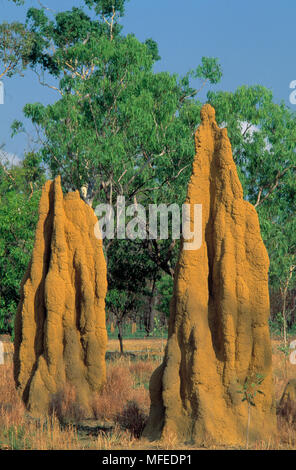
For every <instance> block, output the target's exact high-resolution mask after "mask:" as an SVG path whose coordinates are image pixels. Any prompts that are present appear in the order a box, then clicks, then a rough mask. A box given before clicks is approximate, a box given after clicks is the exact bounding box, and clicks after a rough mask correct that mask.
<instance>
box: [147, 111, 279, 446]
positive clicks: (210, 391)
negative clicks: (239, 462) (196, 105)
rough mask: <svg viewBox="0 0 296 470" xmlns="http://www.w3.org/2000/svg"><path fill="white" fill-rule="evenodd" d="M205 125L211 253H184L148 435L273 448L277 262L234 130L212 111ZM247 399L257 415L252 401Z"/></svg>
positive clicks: (206, 225) (194, 191) (198, 180)
mask: <svg viewBox="0 0 296 470" xmlns="http://www.w3.org/2000/svg"><path fill="white" fill-rule="evenodd" d="M201 119H202V122H201V125H200V127H199V128H198V130H197V132H196V134H195V145H196V155H195V159H194V163H193V174H192V176H191V180H190V183H189V187H188V193H187V199H186V203H188V204H190V205H191V214H193V208H192V205H193V204H202V245H201V247H200V248H199V249H195V250H188V249H187V250H184V242H182V245H181V250H180V255H179V261H178V264H177V268H176V272H175V281H174V293H173V298H172V301H171V313H170V322H169V336H168V343H167V347H166V351H165V356H164V360H163V363H162V365H161V366H160V367H159V368H158V369H156V371H155V372H154V373H153V375H152V377H151V381H150V397H151V409H150V416H149V420H148V423H147V426H146V428H145V430H144V433H143V436H144V437H148V438H150V439H159V438H161V437H165V436H166V435H168V434H172V435H177V436H178V438H179V439H181V440H182V441H193V442H196V443H200V444H207V443H209V442H210V443H219V444H226V445H241V444H244V443H245V442H246V435H247V432H248V435H249V440H250V442H251V441H255V440H266V439H268V438H269V437H270V436H272V435H273V434H274V432H275V427H276V419H275V406H274V398H273V382H272V364H271V342H270V335H269V327H268V317H269V292H268V268H269V259H268V254H267V251H266V249H265V246H264V244H263V241H262V238H261V235H260V227H259V221H258V216H257V213H256V210H255V208H254V207H253V206H252V205H251V204H250V203H248V202H247V201H244V200H243V190H242V186H241V183H240V181H239V178H238V175H237V170H236V166H235V163H234V161H233V157H232V151H231V145H230V141H229V139H228V136H227V130H226V129H220V128H219V127H218V126H217V124H216V121H215V110H214V109H213V108H212V107H211V106H210V105H208V104H207V105H205V106H203V108H202V110H201ZM191 222H193V221H192V218H191ZM260 377H261V378H262V377H263V381H262V383H261V385H260ZM252 384H253V385H252ZM258 390H260V392H261V393H260V392H258ZM246 391H247V392H250V393H251V394H252V397H250V395H249V398H251V400H250V401H252V402H253V403H254V404H255V406H253V405H251V404H250V406H248V401H242V400H243V398H244V396H245V392H246ZM255 391H257V393H256V394H254V392H255ZM239 392H243V393H239ZM249 412H250V413H249ZM248 414H249V416H248ZM248 421H249V425H248Z"/></svg>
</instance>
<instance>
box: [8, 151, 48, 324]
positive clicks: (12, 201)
mask: <svg viewBox="0 0 296 470" xmlns="http://www.w3.org/2000/svg"><path fill="white" fill-rule="evenodd" d="M43 182H44V170H43V169H42V168H41V167H40V162H39V158H38V156H37V155H36V154H34V153H28V154H27V155H26V156H25V158H24V160H23V163H22V165H20V166H16V167H12V168H11V167H9V166H8V165H7V163H5V162H2V163H1V164H0V280H1V282H0V331H1V332H2V333H13V319H14V315H15V312H16V308H17V304H18V302H19V298H20V283H21V280H22V277H23V275H24V274H25V271H26V269H27V267H28V264H29V261H30V258H31V252H32V248H33V244H34V236H35V229H36V223H37V219H38V203H39V198H40V186H41V185H42V183H43Z"/></svg>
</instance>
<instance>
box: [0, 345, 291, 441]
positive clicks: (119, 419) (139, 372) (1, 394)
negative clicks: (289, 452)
mask: <svg viewBox="0 0 296 470" xmlns="http://www.w3.org/2000/svg"><path fill="white" fill-rule="evenodd" d="M108 346H109V347H108V349H109V351H114V350H116V349H117V348H118V344H117V341H115V340H111V341H109V344H108ZM163 346H164V345H163V342H162V340H161V339H144V340H126V341H125V348H126V350H128V351H137V352H138V351H139V352H145V353H147V352H148V353H150V352H151V353H152V352H153V353H155V352H158V353H159V356H160V357H161V355H162V352H163ZM279 346H280V342H279V341H277V340H273V341H272V347H273V366H274V384H275V395H276V400H277V403H278V402H279V400H280V397H281V394H282V392H283V389H284V387H285V385H286V383H287V381H288V380H289V379H290V378H295V375H296V366H295V365H292V364H290V363H289V360H288V359H287V358H285V355H284V354H283V353H282V352H281V351H280V350H279V349H278V348H279ZM158 364H159V361H157V360H152V359H150V360H149V359H148V360H147V361H143V360H142V359H141V356H140V359H139V360H134V361H131V359H130V358H126V357H122V358H120V359H119V360H117V361H116V362H113V361H111V362H109V363H108V364H107V371H108V372H107V382H106V384H105V386H104V387H103V389H102V391H101V393H99V394H95V395H94V397H93V403H92V406H93V411H94V414H95V416H96V418H97V420H98V421H100V422H104V423H110V424H111V425H112V431H111V432H107V431H105V432H99V433H97V435H92V434H91V435H89V434H87V435H85V434H83V433H81V432H80V431H79V429H78V428H77V426H76V425H75V423H76V422H77V421H80V420H81V418H82V417H83V410H81V409H79V407H77V404H76V401H75V390H74V389H73V388H72V387H70V386H66V387H65V389H64V390H62V391H60V392H59V393H58V394H56V395H55V396H54V397H53V401H52V414H51V415H50V416H48V417H46V418H45V419H43V420H38V419H33V418H32V417H30V416H29V415H28V414H27V413H26V411H25V409H24V406H23V404H22V401H21V399H20V397H19V395H18V394H17V392H16V390H15V386H14V380H13V372H12V366H11V365H5V366H0V449H36V450H45V449H49V450H50V449H57V450H58V449H66V450H69V449H71V450H74V449H98V450H103V449H107V450H113V449H176V448H179V449H180V448H182V449H184V450H185V449H187V450H191V449H194V448H195V447H194V446H188V445H180V444H178V442H177V439H176V436H174V435H167V436H165V438H164V439H162V441H159V442H155V443H150V442H148V441H145V440H142V439H140V440H139V439H138V437H139V436H140V435H141V432H142V430H143V427H144V425H145V422H146V420H147V416H148V413H149V406H150V402H149V393H148V383H149V379H150V376H151V374H152V372H153V371H154V369H155V368H156V367H157V366H158ZM61 422H72V424H71V425H67V426H62V425H61ZM208 448H210V449H217V448H221V447H217V446H214V445H210V444H209V446H208ZM252 448H253V449H257V450H258V449H260V450H266V449H294V450H295V449H296V424H295V422H294V423H293V420H291V419H287V417H285V416H278V434H277V437H276V438H275V439H274V440H273V441H270V442H258V443H257V444H256V445H254V446H253V447H252Z"/></svg>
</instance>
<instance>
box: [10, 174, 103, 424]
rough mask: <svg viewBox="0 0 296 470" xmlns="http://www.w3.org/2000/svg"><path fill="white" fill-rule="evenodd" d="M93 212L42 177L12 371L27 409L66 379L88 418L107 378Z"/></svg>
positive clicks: (44, 404) (45, 404)
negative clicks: (93, 394)
mask: <svg viewBox="0 0 296 470" xmlns="http://www.w3.org/2000/svg"><path fill="white" fill-rule="evenodd" d="M96 222H97V218H96V216H95V214H94V211H93V210H92V209H91V208H90V207H89V206H88V205H87V204H85V202H83V201H82V200H81V199H80V196H79V193H78V191H76V192H72V193H68V194H67V195H66V196H65V197H64V196H63V192H62V188H61V183H60V177H57V178H56V179H55V180H54V181H47V182H46V183H45V185H44V187H43V190H42V195H41V200H40V204H39V220H38V224H37V228H36V235H35V244H34V249H33V253H32V258H31V261H30V264H29V266H28V269H27V272H26V274H25V276H24V278H23V281H22V286H21V300H20V303H19V306H18V311H17V315H16V319H15V340H14V346H15V353H14V375H15V381H16V385H17V387H18V388H19V389H20V391H21V393H22V397H23V400H24V402H25V404H26V406H27V408H28V409H29V411H30V412H31V413H32V414H44V413H47V412H48V410H49V406H50V403H51V400H52V397H53V396H54V395H55V394H56V393H58V392H59V391H61V390H63V388H64V387H65V386H66V385H68V384H70V385H71V386H72V387H74V388H75V392H76V400H77V403H78V404H79V405H80V407H81V409H82V410H83V412H84V413H85V415H86V416H91V415H92V410H91V399H92V393H93V392H96V391H98V390H99V389H100V387H101V385H102V384H103V383H104V381H105V377H106V369H105V352H106V345H107V332H106V325H105V295H106V290H107V277H106V276H107V274H106V263H105V258H104V254H103V249H102V241H101V240H98V239H97V238H96V237H95V234H94V226H95V224H96Z"/></svg>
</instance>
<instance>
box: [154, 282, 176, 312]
mask: <svg viewBox="0 0 296 470" xmlns="http://www.w3.org/2000/svg"><path fill="white" fill-rule="evenodd" d="M157 291H158V292H159V295H160V301H159V303H158V305H157V309H158V310H159V311H160V312H163V313H164V314H165V315H166V317H167V318H168V317H169V316H170V302H171V298H172V295H173V279H172V276H169V275H168V274H165V275H164V276H162V277H161V279H160V280H159V281H158V282H157Z"/></svg>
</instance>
